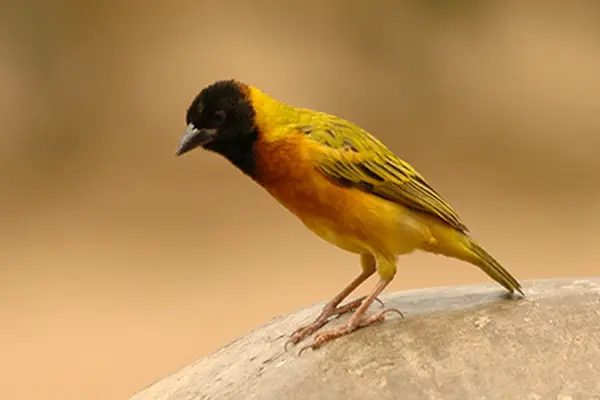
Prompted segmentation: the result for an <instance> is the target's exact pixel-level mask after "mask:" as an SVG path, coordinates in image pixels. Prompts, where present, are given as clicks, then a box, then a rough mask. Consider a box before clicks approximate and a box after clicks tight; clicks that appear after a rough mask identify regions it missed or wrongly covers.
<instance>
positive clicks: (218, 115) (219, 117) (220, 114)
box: [213, 110, 225, 123]
mask: <svg viewBox="0 0 600 400" xmlns="http://www.w3.org/2000/svg"><path fill="white" fill-rule="evenodd" d="M213 119H214V120H215V121H216V122H218V123H221V122H223V121H225V111H223V110H218V111H216V112H215V113H214V115H213Z"/></svg>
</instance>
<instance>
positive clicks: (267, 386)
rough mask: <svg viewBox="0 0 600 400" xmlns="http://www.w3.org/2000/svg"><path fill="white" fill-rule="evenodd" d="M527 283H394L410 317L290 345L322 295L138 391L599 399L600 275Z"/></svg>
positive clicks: (205, 395)
mask: <svg viewBox="0 0 600 400" xmlns="http://www.w3.org/2000/svg"><path fill="white" fill-rule="evenodd" d="M523 286H524V290H525V294H526V296H527V298H526V299H525V300H520V299H517V300H510V299H507V298H506V296H504V293H506V292H505V291H504V290H503V289H502V288H501V287H499V286H498V285H497V284H495V283H491V284H486V285H473V286H465V287H447V288H433V289H422V290H411V291H405V292H396V293H387V294H385V295H383V296H381V299H382V300H383V301H384V302H385V303H386V306H389V307H398V308H400V309H401V310H402V311H403V312H404V314H405V316H406V318H405V319H404V320H402V319H399V318H397V317H395V316H393V314H391V315H392V316H391V317H390V318H389V319H388V320H387V321H386V322H384V323H382V324H380V325H374V326H372V327H369V328H366V329H361V330H358V331H356V332H354V333H353V334H351V335H349V336H346V337H344V338H341V339H338V340H336V341H334V342H331V343H328V344H326V345H324V346H323V347H322V348H321V349H319V350H317V351H310V350H308V351H306V352H304V353H303V354H302V356H300V357H298V355H297V353H298V351H297V349H298V347H296V348H293V346H290V348H289V349H288V352H287V353H286V352H285V351H284V349H283V345H284V342H285V341H286V339H287V335H288V334H289V333H290V332H291V331H293V330H294V329H295V327H297V326H298V325H299V324H301V323H304V322H309V321H311V320H312V318H314V317H315V316H316V314H317V313H318V312H319V311H320V308H321V307H322V305H323V304H324V303H319V304H315V305H313V306H311V307H308V308H306V309H302V310H300V311H298V312H295V313H292V314H290V315H286V316H281V317H277V318H275V319H273V320H271V321H270V322H269V323H267V324H265V325H264V326H262V327H260V328H258V329H255V330H253V331H252V332H250V333H248V334H247V335H246V336H243V337H241V338H239V339H237V340H235V341H233V342H232V343H230V344H228V345H227V346H225V347H223V348H222V349H220V350H218V351H216V352H215V353H213V354H210V355H208V356H206V357H204V358H201V359H200V360H198V361H197V362H195V363H194V364H192V365H189V366H187V367H185V368H183V369H181V370H180V371H178V372H176V373H174V374H172V375H170V376H167V377H165V378H164V379H162V380H160V381H158V382H156V383H154V384H153V385H151V386H150V387H148V388H146V389H145V390H143V391H141V392H140V393H138V394H136V395H134V396H133V397H132V398H131V399H132V400H150V399H152V400H200V399H203V400H208V399H265V400H267V399H269V400H271V399H277V400H278V399H315V400H320V399H323V400H325V399H327V400H329V399H399V398H402V399H474V398H477V399H486V400H492V399H565V400H566V399H573V400H578V399H600V277H595V278H581V279H552V280H534V281H525V282H523ZM377 307H378V306H377V305H375V306H374V309H376V308H377ZM343 320H344V318H340V319H339V320H334V321H332V322H330V324H329V325H332V324H337V323H339V322H341V321H343ZM199 340H201V338H199ZM307 340H310V338H308V339H307Z"/></svg>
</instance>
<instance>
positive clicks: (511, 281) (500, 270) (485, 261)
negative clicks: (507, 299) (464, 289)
mask: <svg viewBox="0 0 600 400" xmlns="http://www.w3.org/2000/svg"><path fill="white" fill-rule="evenodd" d="M467 246H468V247H469V249H470V250H471V251H472V252H473V253H474V254H475V255H476V256H477V257H476V259H474V260H473V261H472V262H473V263H474V264H475V265H477V266H478V267H479V268H481V269H482V270H483V271H484V272H485V273H486V274H488V275H489V276H490V277H491V278H492V279H494V280H495V281H496V282H498V283H499V284H501V285H502V286H504V287H505V288H506V289H507V290H509V291H511V292H515V291H517V292H519V293H521V295H524V293H523V289H522V288H521V284H520V283H519V281H517V280H516V279H515V278H514V277H513V276H512V275H511V274H510V272H508V271H507V270H506V269H505V268H504V267H503V266H502V265H500V263H499V262H498V261H496V260H495V259H494V257H492V256H491V255H490V253H488V252H487V251H485V249H484V248H483V247H481V246H480V245H478V244H477V243H476V242H475V241H473V240H472V239H470V238H467Z"/></svg>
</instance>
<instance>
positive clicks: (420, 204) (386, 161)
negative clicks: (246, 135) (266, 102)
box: [298, 113, 468, 232]
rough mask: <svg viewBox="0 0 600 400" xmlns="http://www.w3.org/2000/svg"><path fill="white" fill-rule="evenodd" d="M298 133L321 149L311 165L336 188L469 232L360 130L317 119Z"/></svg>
mask: <svg viewBox="0 0 600 400" xmlns="http://www.w3.org/2000/svg"><path fill="white" fill-rule="evenodd" d="M298 130H299V131H300V132H302V133H303V134H305V135H307V136H308V138H309V139H310V140H312V141H314V142H315V143H317V144H318V145H320V146H322V148H323V151H322V152H318V153H319V155H318V156H316V158H315V164H316V168H317V170H318V171H320V172H321V173H322V174H323V175H325V176H326V177H327V178H329V179H330V180H332V181H334V182H336V183H337V184H340V185H343V186H348V187H355V188H358V189H360V190H363V191H366V192H369V193H372V194H374V195H377V196H380V197H382V198H385V199H387V200H390V201H393V202H395V203H398V204H401V205H403V206H405V207H408V208H410V209H413V210H417V211H420V212H423V213H426V214H429V215H432V216H434V217H437V218H439V219H440V220H441V221H443V222H445V223H446V224H448V225H450V226H452V227H453V228H455V229H458V230H460V231H462V232H467V231H468V229H467V227H466V226H465V225H464V223H463V222H462V221H461V219H460V218H459V216H458V215H457V214H456V212H455V211H454V210H453V209H452V207H451V206H450V205H449V204H448V203H447V202H446V201H445V200H444V199H443V198H442V197H441V196H440V195H439V193H437V192H436V191H435V189H433V188H432V187H431V186H430V185H429V184H428V183H427V182H426V181H425V179H424V178H423V177H422V176H421V175H420V174H419V173H418V172H417V171H416V170H415V169H414V168H413V167H412V166H411V165H409V164H408V163H406V162H405V161H402V160H401V159H400V158H398V157H396V156H395V155H394V154H393V153H392V151H391V150H390V149H388V148H387V147H386V146H385V145H384V144H383V143H381V142H380V141H379V140H377V139H376V138H375V137H373V136H372V135H370V134H369V133H368V132H366V131H364V130H363V129H361V128H360V127H358V126H356V125H354V124H352V123H350V122H348V121H344V120H342V119H338V118H335V117H332V116H330V115H326V114H322V113H318V114H317V115H314V116H313V118H311V119H310V122H308V123H304V124H303V125H302V126H301V127H298Z"/></svg>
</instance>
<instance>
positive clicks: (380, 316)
mask: <svg viewBox="0 0 600 400" xmlns="http://www.w3.org/2000/svg"><path fill="white" fill-rule="evenodd" d="M385 262H386V263H387V265H383V266H382V267H383V268H380V271H379V273H380V275H381V278H380V279H379V282H377V285H376V286H375V288H374V289H373V291H371V293H370V294H369V296H368V297H367V298H366V300H365V301H363V302H362V304H361V305H360V306H359V307H358V308H357V309H356V311H354V313H353V314H352V316H351V317H350V319H349V320H348V322H346V323H345V324H343V325H340V326H338V327H335V328H332V329H329V330H326V331H323V332H320V333H319V334H317V336H316V337H315V339H314V341H313V343H312V344H310V345H308V346H305V347H303V348H302V349H300V353H302V351H304V350H305V349H307V348H309V347H310V348H312V349H313V350H314V349H317V348H319V347H320V346H321V345H323V344H324V343H327V342H329V341H331V340H333V339H336V338H339V337H340V336H344V335H347V334H349V333H351V332H353V331H355V330H356V329H358V328H362V327H365V326H367V325H371V324H373V323H376V322H381V321H383V320H384V319H385V315H386V314H387V313H390V312H396V313H398V314H399V315H400V316H401V317H404V316H403V315H402V312H401V311H400V310H398V309H396V308H387V309H384V310H382V311H379V312H377V313H375V314H373V315H371V316H370V317H366V316H365V313H366V311H367V309H368V308H369V306H370V305H371V304H372V303H373V301H375V299H376V298H377V296H379V295H380V294H381V292H383V290H384V289H385V288H386V287H387V285H389V284H390V282H391V281H392V278H393V276H394V274H395V272H396V271H395V270H396V266H395V264H394V265H393V268H390V265H389V262H388V261H387V260H386V261H385ZM380 265H381V263H380ZM390 275H391V276H390Z"/></svg>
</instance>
